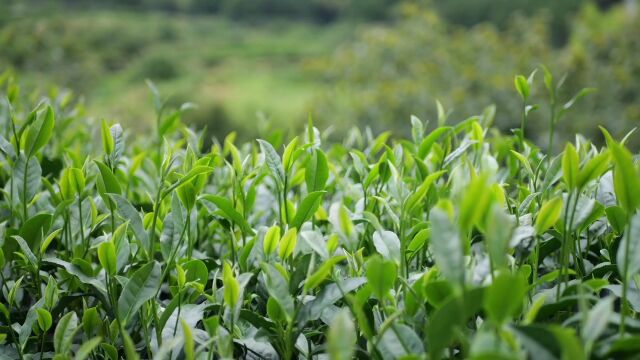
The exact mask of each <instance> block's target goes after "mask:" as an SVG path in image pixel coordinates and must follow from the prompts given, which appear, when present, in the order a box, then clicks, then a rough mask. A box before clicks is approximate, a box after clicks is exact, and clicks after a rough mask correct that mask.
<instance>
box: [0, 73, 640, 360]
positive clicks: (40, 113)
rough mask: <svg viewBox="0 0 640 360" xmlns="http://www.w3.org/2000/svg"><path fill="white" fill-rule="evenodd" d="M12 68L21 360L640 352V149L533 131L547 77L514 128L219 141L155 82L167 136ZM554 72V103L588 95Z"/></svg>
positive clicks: (8, 271) (2, 143) (9, 227)
mask: <svg viewBox="0 0 640 360" xmlns="http://www.w3.org/2000/svg"><path fill="white" fill-rule="evenodd" d="M0 79H1V80H0V85H1V86H2V89H3V100H2V102H1V105H0V120H1V121H2V130H1V131H2V136H1V137H0V152H1V154H2V156H1V159H2V163H1V168H0V179H1V181H2V196H1V198H0V209H1V212H0V217H1V219H0V220H1V223H0V229H1V230H2V231H1V232H0V233H1V234H2V236H1V237H0V241H1V242H0V244H1V245H2V247H1V251H0V270H1V271H0V281H1V282H2V284H1V288H2V295H1V298H2V302H1V303H0V314H1V315H0V357H1V358H8V359H44V358H53V359H111V360H115V359H120V358H125V359H139V358H147V359H178V358H180V359H214V358H215V359H218V358H249V359H262V358H270V359H273V358H283V359H294V358H297V359H312V358H318V359H321V358H331V359H349V358H353V357H355V358H360V359H368V358H375V359H394V358H398V359H399V358H402V359H414V358H415V359H427V358H428V359H441V358H474V359H528V358H533V359H556V358H557V359H560V358H563V359H586V358H595V359H599V358H619V357H626V356H632V355H633V354H636V353H637V352H638V351H640V321H639V320H638V318H637V317H638V312H640V290H639V289H638V281H639V280H640V277H639V275H640V213H638V208H639V207H640V169H639V166H638V161H637V156H634V155H633V154H632V153H631V152H630V151H629V150H628V149H627V148H626V147H625V145H624V144H625V142H626V140H627V138H628V136H627V137H625V138H624V139H621V140H617V139H615V138H614V137H612V136H611V135H610V134H609V133H608V132H607V131H606V130H605V129H604V128H602V133H603V135H604V137H605V139H606V146H602V147H600V146H597V145H596V144H594V143H593V142H591V141H589V140H588V139H585V138H583V137H581V136H576V139H575V141H574V142H572V143H568V144H566V146H565V149H564V151H563V152H562V153H560V154H557V155H553V154H544V153H543V152H542V151H541V149H539V148H538V147H537V146H536V145H535V144H533V143H531V142H530V141H528V140H527V138H526V137H525V133H524V127H525V122H526V121H527V114H528V112H530V111H534V110H535V109H536V106H535V104H530V103H529V98H528V94H529V93H530V91H531V84H532V83H533V82H535V81H536V77H535V76H534V75H532V76H529V77H528V78H527V77H524V76H518V77H516V88H517V90H518V92H519V93H520V95H521V96H522V99H521V100H522V104H523V114H522V118H521V120H519V121H521V122H522V123H521V128H520V129H517V130H515V131H514V134H513V135H505V134H500V133H499V132H498V131H496V130H494V129H493V128H492V122H493V114H494V113H495V112H494V111H492V109H491V108H489V109H488V110H487V111H484V112H483V113H482V114H481V115H479V116H474V117H471V118H468V119H466V120H463V121H461V122H459V123H457V124H451V123H449V119H447V112H446V111H445V110H444V109H443V108H442V107H441V106H439V108H440V109H441V111H439V115H438V126H437V127H435V128H434V129H433V130H430V131H427V130H426V129H428V126H427V125H428V124H427V122H424V121H421V120H420V119H418V118H416V117H413V118H411V129H412V132H411V137H410V138H397V137H392V136H391V134H390V133H382V134H380V135H377V136H376V135H374V134H372V133H371V132H370V131H369V130H360V129H353V130H352V131H351V132H349V133H348V134H345V137H344V141H343V142H342V143H334V144H329V143H327V141H326V138H325V135H324V134H323V133H322V132H320V131H319V130H318V129H317V128H315V127H314V126H313V123H312V121H311V120H309V123H308V126H307V128H306V131H305V133H304V134H300V135H299V136H297V137H294V138H293V139H292V140H290V141H289V142H287V143H283V142H281V140H279V139H280V137H278V136H273V137H272V138H267V139H259V140H257V141H256V142H251V143H244V144H239V143H237V142H236V141H235V134H233V133H232V134H230V135H229V136H228V137H227V138H226V139H224V141H223V142H218V141H216V140H214V143H213V146H212V147H211V149H209V150H207V149H204V148H203V146H202V144H203V142H204V141H203V140H204V139H203V138H202V133H199V132H195V131H193V130H191V129H189V128H188V127H186V126H184V125H183V124H182V123H181V121H180V118H181V115H182V113H183V112H184V111H187V110H188V108H189V105H185V106H182V107H181V108H179V109H176V110H173V109H170V108H168V107H167V104H166V102H165V101H164V99H163V98H162V97H161V95H160V94H159V93H158V92H157V91H156V90H155V88H154V87H153V85H152V84H150V86H151V89H152V98H153V104H154V108H155V111H156V115H157V116H156V119H157V121H156V132H155V134H154V135H153V136H151V137H141V138H133V137H132V136H128V135H127V132H126V130H125V129H123V128H122V127H121V126H120V125H118V124H109V123H108V122H105V121H103V122H101V123H100V124H99V125H98V126H91V127H85V126H84V125H79V124H87V122H85V121H86V120H85V119H84V118H83V117H82V111H81V106H80V105H79V104H76V103H75V102H74V101H73V100H72V99H71V98H70V97H69V96H68V95H66V94H64V93H61V92H53V93H51V94H50V95H51V96H50V97H47V98H43V99H42V100H39V101H35V104H36V105H35V106H33V105H32V104H33V103H34V102H33V101H31V100H33V99H30V97H23V96H20V89H19V88H18V86H17V85H16V82H15V81H14V79H13V77H12V76H11V75H10V74H8V73H7V74H5V75H4V76H3V77H1V78H0ZM544 80H545V83H546V84H547V86H548V88H549V89H550V91H551V101H552V102H553V106H552V107H551V109H556V106H557V109H558V111H565V110H567V109H569V108H570V107H571V106H572V105H573V103H575V99H574V100H570V101H569V102H567V103H565V104H561V102H560V101H561V100H560V99H557V98H556V97H555V95H554V92H553V89H554V87H553V86H555V85H554V84H555V83H554V82H553V77H552V75H551V74H550V73H549V72H548V71H546V70H545V71H544ZM582 95H584V93H582V92H581V93H580V94H579V95H578V96H577V97H578V98H579V97H581V96H582ZM29 99H30V100H29ZM559 109H562V110H559ZM554 111H555V110H554ZM560 117H561V116H560V115H559V113H557V112H556V113H555V114H552V115H551V118H550V120H549V121H550V124H552V126H553V125H554V124H555V122H556V121H558V120H559V119H560ZM69 124H75V125H74V126H69ZM551 136H553V135H551ZM90 139H99V140H97V141H91V140H90ZM94 143H95V144H96V145H94Z"/></svg>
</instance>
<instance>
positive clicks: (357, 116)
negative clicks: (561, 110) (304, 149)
mask: <svg viewBox="0 0 640 360" xmlns="http://www.w3.org/2000/svg"><path fill="white" fill-rule="evenodd" d="M638 5H639V4H638V2H637V0H618V1H616V0H598V1H586V0H561V1H560V0H473V1H469V0H430V1H429V0H420V1H418V0H414V1H411V0H408V1H402V0H66V1H65V0H58V1H45V0H41V1H35V0H33V1H29V0H1V1H0V72H1V71H2V70H4V69H6V68H11V69H13V70H14V71H15V73H16V74H17V75H18V78H19V81H20V82H21V83H22V84H23V85H24V86H26V87H27V89H30V90H32V91H34V93H35V92H44V91H49V89H51V87H52V86H61V87H64V88H68V89H70V90H72V91H74V92H75V93H77V94H80V95H82V97H83V101H84V104H85V108H86V113H87V114H88V115H91V116H95V117H103V118H106V119H108V120H110V121H119V122H121V123H123V125H124V126H126V127H128V128H130V129H132V130H131V131H136V132H139V133H140V134H143V133H144V131H145V130H147V129H148V127H151V126H153V121H154V114H153V107H152V106H151V103H150V100H149V90H148V88H147V86H146V84H145V79H150V80H152V81H153V82H154V83H155V84H156V85H157V87H158V88H159V89H160V91H161V93H162V94H164V95H167V96H170V101H171V103H174V104H180V103H182V102H185V101H190V102H193V103H195V104H196V105H197V108H196V109H193V110H190V111H189V112H187V113H186V114H185V116H184V118H183V120H184V121H185V122H187V123H190V124H193V125H194V126H196V127H199V128H203V127H205V126H206V127H207V129H208V130H207V131H208V132H209V133H210V134H211V135H215V136H224V135H226V134H227V133H229V132H230V131H234V130H235V131H237V132H238V135H239V136H240V137H241V138H244V139H251V138H254V137H255V136H259V135H260V133H263V132H267V131H270V129H288V131H295V130H297V129H301V128H302V127H303V126H304V124H305V123H306V121H307V118H308V116H309V114H311V115H312V116H313V119H314V123H315V124H316V125H319V126H320V127H321V128H327V127H331V128H333V134H334V136H336V137H338V138H339V137H340V136H341V135H342V136H344V131H345V129H346V128H348V127H350V126H354V125H356V126H360V127H364V126H370V127H371V128H372V129H373V130H374V131H382V130H391V131H393V132H394V133H396V134H399V135H401V134H402V135H404V134H406V133H407V132H408V131H409V126H410V121H409V116H410V115H411V114H414V115H416V116H418V117H419V118H421V119H422V120H431V125H432V126H433V125H435V123H436V121H435V119H436V118H437V115H436V114H437V110H436V102H435V100H436V99H438V100H439V101H440V102H441V103H442V104H443V105H444V107H445V108H446V109H448V110H450V111H451V114H450V116H449V119H450V120H451V121H452V122H453V121H460V120H464V119H465V118H467V117H469V116H472V115H477V114H480V113H482V112H483V110H484V109H485V108H486V107H487V106H489V105H491V104H495V105H496V109H497V111H496V124H497V126H498V127H499V128H501V129H502V130H505V131H508V129H510V128H513V127H517V126H519V121H520V113H521V108H522V102H521V100H520V98H519V96H518V94H517V93H516V91H515V89H514V85H513V79H514V75H516V74H524V75H525V76H528V75H529V74H530V73H531V72H532V71H533V70H535V69H537V68H539V67H540V65H541V64H544V65H546V67H547V68H548V69H549V70H550V71H551V72H552V73H553V75H554V77H555V78H556V79H561V78H563V77H564V79H565V80H564V83H563V85H562V87H561V88H560V91H559V98H560V100H561V101H562V103H564V102H565V101H568V100H569V99H570V98H571V97H572V96H573V95H574V94H575V93H577V92H578V91H579V90H580V89H581V88H583V87H594V88H597V89H598V91H597V92H596V93H594V94H590V95H588V97H586V98H585V99H582V100H581V101H580V102H579V103H578V104H576V105H575V106H574V107H573V108H572V110H571V112H570V113H568V115H567V116H566V117H565V118H564V119H563V120H562V122H561V123H560V124H559V130H560V131H561V140H570V139H572V138H573V136H574V133H575V132H580V133H583V134H585V135H587V136H594V137H596V138H598V137H599V131H598V129H597V125H600V124H604V125H606V126H607V127H608V128H609V129H610V130H611V132H612V133H614V134H616V135H618V136H622V135H624V133H626V132H627V131H629V130H631V128H633V127H635V126H638V125H640V14H639V10H638ZM542 77H543V76H542V72H540V71H539V72H538V74H537V75H536V78H535V80H534V84H535V85H534V91H533V99H532V100H531V102H532V103H538V104H540V107H539V109H538V110H537V111H535V112H533V113H532V115H531V117H530V121H529V123H528V124H527V132H528V136H530V137H532V138H533V140H535V141H536V142H537V143H538V144H539V145H541V146H545V145H546V143H545V141H546V139H547V128H548V118H549V116H548V114H549V110H548V105H547V103H548V94H547V93H546V90H545V88H544V84H543V81H542ZM637 138H638V136H635V137H634V139H635V140H632V144H631V145H632V146H633V147H634V148H635V149H638V145H639V144H640V142H639V141H638V139H637ZM558 143H560V142H558Z"/></svg>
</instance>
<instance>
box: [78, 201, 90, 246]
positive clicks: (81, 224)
mask: <svg viewBox="0 0 640 360" xmlns="http://www.w3.org/2000/svg"><path fill="white" fill-rule="evenodd" d="M78 219H79V220H80V241H81V243H82V245H83V247H84V252H83V253H82V257H85V256H86V255H87V252H89V244H88V242H86V240H85V238H84V222H83V221H82V197H81V196H80V194H78Z"/></svg>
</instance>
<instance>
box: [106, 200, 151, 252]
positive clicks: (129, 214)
mask: <svg viewBox="0 0 640 360" xmlns="http://www.w3.org/2000/svg"><path fill="white" fill-rule="evenodd" d="M109 196H111V198H112V199H113V200H114V201H115V203H116V205H117V206H118V214H120V216H121V217H122V218H123V219H124V220H126V221H128V222H129V226H130V227H131V229H133V233H134V234H135V236H136V238H137V239H138V241H140V244H141V245H142V247H143V248H145V249H147V248H149V234H147V231H146V230H145V229H144V226H143V225H142V217H141V216H140V213H139V212H138V210H136V208H134V207H133V205H131V203H130V202H129V200H127V199H125V198H124V197H122V196H120V195H118V194H109Z"/></svg>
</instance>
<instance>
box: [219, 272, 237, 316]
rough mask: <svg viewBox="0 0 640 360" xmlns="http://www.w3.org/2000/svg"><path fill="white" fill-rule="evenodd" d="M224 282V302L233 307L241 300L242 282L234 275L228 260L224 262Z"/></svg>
mask: <svg viewBox="0 0 640 360" xmlns="http://www.w3.org/2000/svg"><path fill="white" fill-rule="evenodd" d="M222 284H223V285H224V294H223V295H224V302H225V304H226V305H227V306H228V307H230V308H232V309H233V308H235V307H236V305H237V304H238V301H239V300H240V284H239V283H238V280H236V278H235V276H233V270H232V269H231V265H230V264H229V263H228V262H227V261H225V262H224V265H223V268H222Z"/></svg>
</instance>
